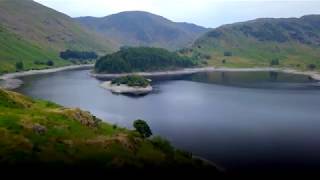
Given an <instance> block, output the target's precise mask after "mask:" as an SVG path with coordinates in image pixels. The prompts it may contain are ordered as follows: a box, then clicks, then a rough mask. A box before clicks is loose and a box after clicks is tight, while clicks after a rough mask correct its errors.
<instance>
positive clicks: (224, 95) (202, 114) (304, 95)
mask: <svg viewBox="0 0 320 180" xmlns="http://www.w3.org/2000/svg"><path fill="white" fill-rule="evenodd" d="M88 73H89V70H73V71H64V72H57V73H53V74H46V75H37V76H36V75H35V76H29V77H24V78H23V80H24V81H25V84H24V85H23V86H22V87H21V88H19V89H18V90H17V91H19V92H22V93H24V94H27V95H30V96H32V97H35V98H41V99H47V100H51V101H54V102H57V103H59V104H62V105H65V106H68V107H80V108H82V109H85V110H89V111H91V112H92V113H93V114H94V115H96V116H98V117H100V118H102V119H105V120H106V121H108V122H111V123H115V124H118V125H120V126H125V127H128V128H132V122H133V120H135V119H139V118H140V119H144V120H147V121H148V123H149V125H150V126H151V128H152V130H153V132H154V134H156V135H161V136H163V137H165V138H167V139H169V140H170V141H171V142H172V143H173V144H174V145H175V146H176V147H178V148H181V149H184V150H187V151H190V152H192V153H193V154H195V155H198V156H202V157H205V158H207V159H209V160H212V161H213V162H215V163H216V164H218V165H219V166H221V167H223V168H225V169H226V170H227V171H238V170H243V171H245V170H249V171H250V170H253V169H256V170H266V169H273V170H274V169H275V170H277V169H282V168H298V169H301V168H306V169H308V168H317V167H320V86H318V82H315V81H313V80H310V79H309V78H308V77H306V76H301V75H292V74H284V73H276V72H211V73H198V74H194V75H188V76H180V77H171V78H158V79H154V81H153V86H154V88H155V91H154V92H153V93H151V94H149V95H147V96H143V97H129V96H123V95H115V94H112V93H110V92H109V91H107V90H105V89H102V88H101V87H99V84H100V83H101V81H99V80H97V79H95V78H92V77H90V76H89V75H88Z"/></svg>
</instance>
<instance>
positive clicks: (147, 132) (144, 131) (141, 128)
mask: <svg viewBox="0 0 320 180" xmlns="http://www.w3.org/2000/svg"><path fill="white" fill-rule="evenodd" d="M133 127H134V128H135V129H136V131H137V132H138V133H139V134H140V135H141V136H142V137H144V138H148V137H150V136H151V135H152V132H151V129H150V127H149V125H148V124H147V122H146V121H144V120H141V119H138V120H135V121H134V122H133Z"/></svg>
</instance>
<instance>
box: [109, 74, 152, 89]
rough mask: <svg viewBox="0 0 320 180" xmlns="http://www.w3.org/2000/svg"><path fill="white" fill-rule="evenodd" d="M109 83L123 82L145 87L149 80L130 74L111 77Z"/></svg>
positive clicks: (119, 83)
mask: <svg viewBox="0 0 320 180" xmlns="http://www.w3.org/2000/svg"><path fill="white" fill-rule="evenodd" d="M111 84H116V85H118V86H119V85H121V84H125V85H127V86H131V87H147V86H149V85H150V82H149V80H148V79H146V78H144V77H142V76H138V75H130V76H124V77H119V78H116V79H113V80H112V81H111Z"/></svg>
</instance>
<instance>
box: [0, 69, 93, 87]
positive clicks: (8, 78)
mask: <svg viewBox="0 0 320 180" xmlns="http://www.w3.org/2000/svg"><path fill="white" fill-rule="evenodd" d="M92 67H94V65H93V64H84V65H71V66H64V67H59V68H52V69H42V70H30V71H23V72H15V73H8V74H4V75H1V76H0V80H1V81H0V87H1V88H4V89H8V90H10V89H16V88H18V87H20V86H21V85H22V84H23V81H21V80H20V79H19V78H20V77H24V76H31V75H37V74H48V73H55V72H59V71H67V70H72V69H81V68H92Z"/></svg>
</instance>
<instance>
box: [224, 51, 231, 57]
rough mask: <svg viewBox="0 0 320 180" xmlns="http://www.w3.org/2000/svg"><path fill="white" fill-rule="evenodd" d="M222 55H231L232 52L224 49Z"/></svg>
mask: <svg viewBox="0 0 320 180" xmlns="http://www.w3.org/2000/svg"><path fill="white" fill-rule="evenodd" d="M224 56H232V52H230V51H225V52H224Z"/></svg>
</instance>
